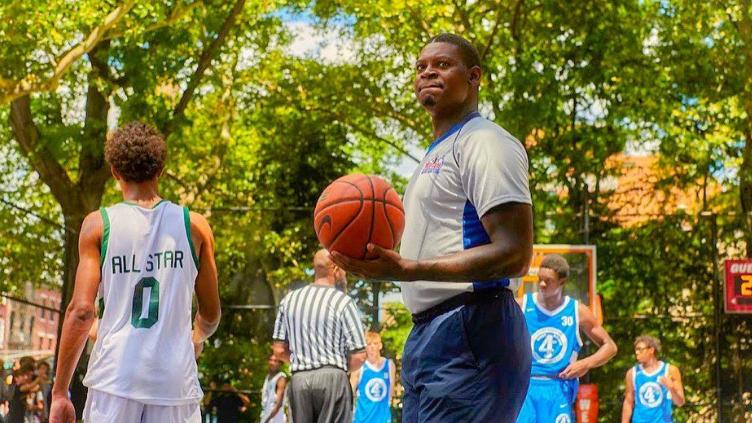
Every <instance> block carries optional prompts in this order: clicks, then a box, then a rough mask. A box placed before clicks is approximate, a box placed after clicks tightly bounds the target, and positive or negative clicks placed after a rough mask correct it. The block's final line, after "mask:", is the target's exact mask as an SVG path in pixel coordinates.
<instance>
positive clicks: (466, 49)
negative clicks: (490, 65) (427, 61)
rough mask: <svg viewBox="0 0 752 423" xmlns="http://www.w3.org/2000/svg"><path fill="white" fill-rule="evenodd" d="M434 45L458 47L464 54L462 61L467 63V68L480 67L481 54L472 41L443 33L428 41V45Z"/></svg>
mask: <svg viewBox="0 0 752 423" xmlns="http://www.w3.org/2000/svg"><path fill="white" fill-rule="evenodd" d="M433 43H447V44H452V45H454V46H457V48H459V49H460V51H461V52H462V61H463V62H464V63H465V66H467V67H468V68H472V67H475V66H477V67H480V54H479V53H478V49H476V48H475V46H474V45H473V44H472V43H471V42H470V41H468V40H466V39H464V38H463V37H460V36H459V35H457V34H450V33H448V32H443V33H441V34H439V35H436V36H435V37H432V38H431V39H430V40H428V42H427V43H426V45H429V44H433ZM424 47H425V46H424Z"/></svg>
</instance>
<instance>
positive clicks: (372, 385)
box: [365, 378, 387, 402]
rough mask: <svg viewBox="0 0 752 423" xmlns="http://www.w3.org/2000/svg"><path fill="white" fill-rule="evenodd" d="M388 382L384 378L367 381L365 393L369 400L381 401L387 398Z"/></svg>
mask: <svg viewBox="0 0 752 423" xmlns="http://www.w3.org/2000/svg"><path fill="white" fill-rule="evenodd" d="M386 393H387V389H386V382H384V381H383V380H382V379H376V378H374V379H371V380H369V381H368V383H366V389H365V394H366V397H368V399H369V400H371V401H373V402H379V401H381V400H383V399H384V398H386Z"/></svg>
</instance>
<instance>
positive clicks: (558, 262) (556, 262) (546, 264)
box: [540, 254, 569, 279]
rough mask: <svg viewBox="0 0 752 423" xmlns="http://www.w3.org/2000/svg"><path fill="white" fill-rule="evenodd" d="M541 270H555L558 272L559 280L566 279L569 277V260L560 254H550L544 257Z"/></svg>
mask: <svg viewBox="0 0 752 423" xmlns="http://www.w3.org/2000/svg"><path fill="white" fill-rule="evenodd" d="M540 268H541V269H551V270H553V271H554V272H556V275H557V276H558V277H559V279H566V278H568V277H569V263H567V259H565V258H564V257H562V256H560V255H558V254H548V255H547V256H545V257H543V260H542V261H541V264H540Z"/></svg>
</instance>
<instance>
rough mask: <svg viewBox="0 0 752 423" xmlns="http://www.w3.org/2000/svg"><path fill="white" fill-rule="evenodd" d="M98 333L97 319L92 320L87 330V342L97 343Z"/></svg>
mask: <svg viewBox="0 0 752 423" xmlns="http://www.w3.org/2000/svg"><path fill="white" fill-rule="evenodd" d="M98 331H99V319H96V318H95V319H94V322H93V323H92V324H91V327H90V328H89V340H90V341H91V342H97V332H98Z"/></svg>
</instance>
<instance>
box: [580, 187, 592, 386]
mask: <svg viewBox="0 0 752 423" xmlns="http://www.w3.org/2000/svg"><path fill="white" fill-rule="evenodd" d="M584 185H585V186H584V188H585V190H584V192H583V196H584V198H583V200H584V201H583V205H582V209H583V210H582V241H583V243H584V244H585V245H590V187H589V186H588V184H587V182H585V184H584ZM590 301H591V302H592V301H595V299H591V300H590ZM591 305H592V304H591ZM584 347H585V356H586V357H588V356H590V338H587V337H585V345H584ZM584 379H585V383H590V372H587V373H585V376H584Z"/></svg>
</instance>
